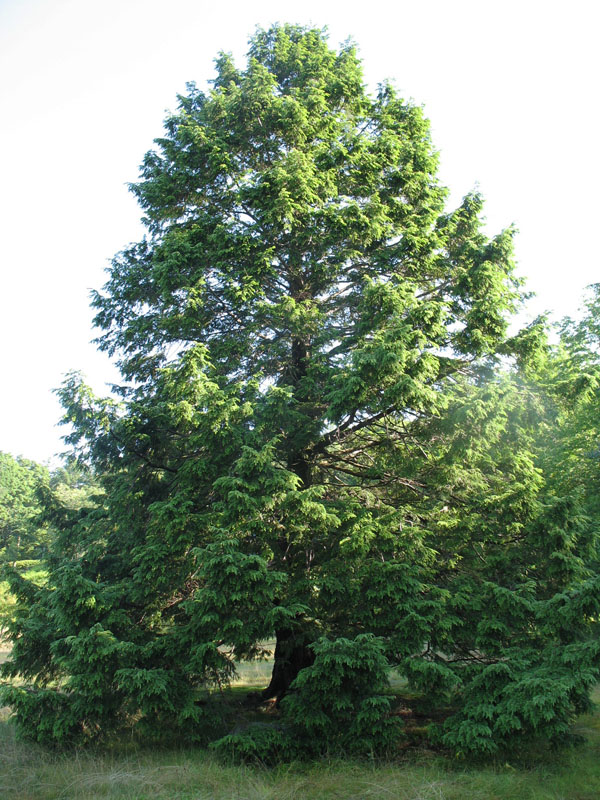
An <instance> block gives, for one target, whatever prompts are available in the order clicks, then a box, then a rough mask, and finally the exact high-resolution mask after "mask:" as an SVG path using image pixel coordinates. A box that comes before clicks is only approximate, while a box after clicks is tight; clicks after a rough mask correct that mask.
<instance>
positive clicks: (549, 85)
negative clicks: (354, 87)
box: [0, 0, 600, 461]
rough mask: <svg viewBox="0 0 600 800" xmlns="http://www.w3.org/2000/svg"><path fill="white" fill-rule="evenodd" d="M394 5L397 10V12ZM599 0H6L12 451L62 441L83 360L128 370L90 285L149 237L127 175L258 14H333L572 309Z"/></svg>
mask: <svg viewBox="0 0 600 800" xmlns="http://www.w3.org/2000/svg"><path fill="white" fill-rule="evenodd" d="M390 9H392V10H390ZM597 9H598V4H597V3H596V2H592V0H585V1H584V0H571V2H553V0H544V2H538V0H520V2H515V0H502V2H500V0H452V2H449V0H416V1H415V0H411V2H403V1H402V0H399V1H398V0H397V2H395V3H389V2H382V1H381V0H370V2H368V3H364V2H363V3H359V4H356V5H355V6H352V5H349V4H348V3H347V2H344V3H340V4H338V3H334V2H328V0H318V2H317V0H304V2H303V3H302V4H300V3H298V4H296V3H286V2H282V0H280V1H279V2H270V0H255V1H254V2H238V0H233V1H232V0H229V2H222V3H218V2H214V0H212V2H205V1H204V0H169V2H166V0H161V1H160V2H159V1H158V0H0V92H1V101H2V103H1V108H2V122H1V127H0V137H1V141H0V145H1V146H0V154H1V157H2V161H3V163H2V178H1V180H2V191H1V192H0V204H1V208H0V224H1V226H2V230H1V239H0V245H1V249H0V253H1V266H0V269H1V276H2V281H1V284H0V287H1V288H0V335H1V347H2V373H1V375H2V384H1V388H0V405H1V407H0V450H3V451H6V452H10V453H13V454H14V455H17V454H22V455H24V456H26V457H28V458H32V459H35V460H37V461H45V460H47V459H49V458H51V457H52V456H53V454H55V453H56V452H59V451H60V450H62V449H63V446H62V443H61V442H60V438H59V437H60V435H61V433H62V431H61V430H60V429H59V428H57V427H56V422H57V421H58V419H59V417H60V407H59V405H58V402H57V401H56V399H55V397H54V396H53V394H52V389H53V388H55V387H57V386H58V385H59V384H60V382H61V380H62V376H63V375H64V373H66V372H67V371H68V370H70V369H79V370H82V371H83V372H84V373H85V374H86V375H87V376H88V379H89V382H90V383H91V384H92V386H93V387H94V389H95V390H96V391H97V392H100V393H102V392H105V391H106V389H105V385H106V384H107V383H110V382H111V381H114V380H116V379H117V375H116V372H115V371H114V369H113V367H112V365H111V364H110V363H109V362H108V359H107V358H106V357H104V356H101V355H100V354H98V353H97V352H96V349H95V347H94V346H93V345H92V344H90V340H91V339H92V338H93V336H94V332H93V330H92V323H91V320H92V313H91V311H90V309H89V304H88V303H89V290H90V289H91V288H100V287H101V286H102V284H103V283H104V280H105V278H104V274H103V270H104V269H105V267H106V265H107V262H108V260H109V259H110V258H111V256H113V255H114V254H115V253H116V252H117V251H118V250H120V249H121V248H122V247H124V246H125V245H126V244H127V243H129V242H131V241H135V240H137V239H139V238H140V237H141V235H142V229H141V226H140V224H139V221H138V220H139V216H140V214H139V210H138V208H137V206H136V204H135V201H134V200H133V197H132V196H131V195H130V194H129V193H128V191H127V186H126V184H127V182H128V181H134V180H136V178H137V175H138V165H139V164H140V163H141V160H142V157H143V154H144V152H145V151H146V150H148V149H149V148H150V147H151V146H152V140H153V139H154V138H155V137H157V136H160V135H161V131H162V122H163V120H164V118H165V116H166V112H167V111H168V110H173V109H175V107H176V95H177V93H178V92H184V91H185V84H186V82H187V81H191V80H193V81H196V82H197V83H198V85H200V86H203V85H204V83H205V81H206V80H208V79H210V78H211V77H212V76H213V59H214V57H215V56H216V54H217V52H218V51H219V50H226V51H230V52H232V53H233V54H234V56H235V57H236V59H237V60H238V62H239V63H240V64H243V63H244V55H245V52H246V49H247V41H248V37H249V36H250V35H251V34H252V32H253V30H254V28H255V26H256V25H257V24H259V25H261V26H263V27H267V26H269V25H270V24H272V23H273V22H276V21H279V22H293V23H296V22H297V23H301V24H314V25H317V26H319V27H323V26H327V27H328V29H329V34H330V43H331V44H332V45H333V46H337V45H338V44H339V43H340V42H342V41H344V40H346V39H347V38H348V37H351V38H353V39H354V40H355V41H356V43H357V44H358V47H359V51H360V54H361V56H362V58H363V60H364V68H365V78H366V80H367V82H368V84H369V85H370V86H371V87H375V86H376V84H377V83H378V82H379V81H381V80H383V79H385V78H390V79H392V80H394V82H395V83H396V85H397V86H398V88H399V89H400V90H401V92H402V93H403V96H404V97H406V98H411V99H413V100H415V101H416V102H418V103H420V104H422V105H423V106H424V108H425V111H426V114H427V116H428V117H429V118H430V120H431V122H432V130H433V139H434V144H435V145H436V147H437V148H438V149H439V151H440V154H441V177H442V180H443V181H444V182H445V183H446V184H447V185H448V186H449V187H450V189H451V191H452V195H451V197H452V203H453V204H456V203H458V202H459V201H460V198H461V197H462V196H463V195H464V194H465V193H466V192H468V191H469V190H470V189H472V188H473V187H474V186H476V185H478V186H479V188H480V190H481V191H482V193H483V195H484V196H485V198H486V201H487V203H486V216H487V220H488V227H489V230H490V232H495V231H497V230H499V229H500V228H502V227H504V226H506V225H508V224H510V223H513V222H514V223H516V225H517V226H518V228H519V230H520V234H519V237H518V239H517V245H516V247H517V257H518V261H519V265H520V267H519V269H520V272H521V273H522V274H523V275H526V276H527V277H528V287H529V288H530V289H531V290H532V291H534V292H536V294H537V298H536V300H535V301H533V302H532V303H531V304H530V308H529V311H528V315H529V317H533V316H534V315H535V314H537V313H539V312H540V311H542V310H545V309H548V310H552V311H553V312H554V313H555V315H556V316H557V317H560V316H563V315H565V314H571V315H573V314H576V312H577V308H578V306H579V304H580V301H581V298H582V295H583V289H584V287H585V286H586V285H587V284H589V283H592V282H597V281H600V269H599V257H598V251H597V246H596V239H597V228H598V222H597V220H598V217H599V212H600V202H599V200H598V187H599V186H600V155H599V152H600V148H599V141H600V135H599V134H600V123H599V117H598V112H597V105H598V77H599V75H600V64H599V55H598V53H599V48H598V44H597V31H598V22H599V20H598V13H599V12H598V10H597Z"/></svg>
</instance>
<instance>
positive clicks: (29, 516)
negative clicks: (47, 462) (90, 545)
mask: <svg viewBox="0 0 600 800" xmlns="http://www.w3.org/2000/svg"><path fill="white" fill-rule="evenodd" d="M47 480H48V470H47V469H46V468H45V467H42V466H40V465H39V464H36V463H34V462H33V461H28V460H27V459H24V458H13V457H12V456H10V455H9V454H8V453H2V452H0V562H1V563H7V562H15V561H21V560H23V559H37V558H40V556H41V555H43V553H44V552H45V549H46V547H47V541H48V526H47V525H44V524H43V521H42V519H41V516H40V515H41V506H40V499H39V495H38V490H39V487H40V485H41V484H43V482H44V481H47Z"/></svg>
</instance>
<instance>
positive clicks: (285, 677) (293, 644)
mask: <svg viewBox="0 0 600 800" xmlns="http://www.w3.org/2000/svg"><path fill="white" fill-rule="evenodd" d="M276 636H277V643H276V645H275V663H274V664H273V672H272V673H271V682H270V683H269V685H268V686H267V688H266V689H264V690H263V692H262V698H263V700H270V699H271V698H272V697H274V698H276V700H277V702H278V703H279V701H280V700H281V699H282V697H283V696H284V695H285V694H286V692H287V690H288V689H289V687H290V684H291V683H292V681H293V680H294V679H295V678H296V676H297V675H298V673H299V672H300V670H301V669H304V668H305V667H310V665H311V664H312V663H313V662H314V660H315V656H314V653H313V651H312V650H311V649H310V647H309V644H310V642H309V641H308V639H307V637H306V636H304V635H303V634H302V633H299V632H296V631H292V630H291V629H289V628H286V629H283V630H278V631H276Z"/></svg>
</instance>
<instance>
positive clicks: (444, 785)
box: [0, 652, 600, 800]
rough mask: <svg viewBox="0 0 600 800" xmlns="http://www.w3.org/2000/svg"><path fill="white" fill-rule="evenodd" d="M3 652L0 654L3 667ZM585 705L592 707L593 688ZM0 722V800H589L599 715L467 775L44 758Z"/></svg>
mask: <svg viewBox="0 0 600 800" xmlns="http://www.w3.org/2000/svg"><path fill="white" fill-rule="evenodd" d="M5 657H6V652H4V653H1V652H0V660H4V658H5ZM269 668H270V667H269V664H268V663H262V664H261V663H257V664H250V665H248V666H247V667H245V668H244V670H243V671H242V674H241V675H240V679H239V680H238V681H237V683H236V686H235V687H234V689H233V690H232V691H233V696H240V697H241V696H242V695H243V694H244V693H245V691H247V690H251V689H257V688H260V687H262V686H264V685H265V679H266V678H267V677H268V674H269ZM595 700H596V701H597V702H599V703H600V689H599V690H598V691H597V692H596V696H595ZM7 720H8V710H7V709H5V710H3V712H2V716H1V718H0V798H2V800H334V798H335V800H363V799H364V800H597V799H598V798H599V797H600V712H599V713H596V714H594V715H589V716H585V717H581V718H580V719H579V720H578V721H577V724H576V726H575V728H576V731H577V732H578V733H582V734H584V735H585V736H586V738H587V741H586V743H585V744H583V745H581V746H579V747H577V748H575V749H573V750H569V751H567V752H563V753H560V754H552V753H537V754H533V755H532V756H531V757H530V760H529V762H528V763H524V764H518V763H510V764H509V763H504V764H502V763H499V764H496V765H493V766H486V767H475V766H473V765H466V764H464V763H460V762H455V761H451V760H450V759H446V758H443V757H441V756H440V755H439V754H435V753H433V752H431V751H428V750H426V749H423V750H419V749H418V748H413V749H411V750H410V751H406V752H404V753H403V754H402V755H401V756H400V757H399V759H398V762H397V763H394V764H377V763H352V762H344V761H323V762H319V763H316V764H309V765H306V764H304V765H291V766H289V765H288V766H284V767H280V768H278V769H273V770H268V769H265V768H261V767H225V766H223V765H222V764H220V763H219V762H218V761H217V760H216V759H215V758H214V757H213V756H212V755H209V754H207V753H206V752H204V751H201V750H198V749H189V748H186V747H184V746H179V747H177V748H172V749H164V748H163V749H150V748H142V747H139V746H138V745H135V744H134V743H133V742H120V743H119V745H118V747H116V746H115V747H114V748H111V749H104V750H102V751H99V750H98V751H93V752H90V751H86V752H81V751H78V752H75V753H73V752H71V753H52V752H48V751H46V750H43V749H42V748H40V747H36V746H32V745H27V744H24V743H21V742H17V741H16V740H15V738H14V735H13V731H12V728H11V726H10V724H9V723H8V721H7Z"/></svg>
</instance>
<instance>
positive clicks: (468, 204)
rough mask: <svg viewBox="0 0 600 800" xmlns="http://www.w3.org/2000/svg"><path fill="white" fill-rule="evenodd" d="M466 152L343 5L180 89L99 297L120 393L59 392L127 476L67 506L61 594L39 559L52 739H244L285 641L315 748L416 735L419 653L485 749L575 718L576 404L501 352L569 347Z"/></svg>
mask: <svg viewBox="0 0 600 800" xmlns="http://www.w3.org/2000/svg"><path fill="white" fill-rule="evenodd" d="M436 169H437V154H436V152H435V150H434V148H433V146H432V143H431V139H430V134H429V126H428V123H427V120H426V119H425V118H424V115H423V111H422V109H421V108H420V107H418V106H416V105H414V104H412V103H409V102H406V101H404V100H403V99H402V98H401V97H400V96H399V95H398V93H397V91H396V90H395V89H394V87H393V86H391V85H390V84H387V83H384V84H382V85H381V86H380V87H379V89H378V91H377V92H376V94H375V95H373V96H372V95H370V94H368V93H367V91H366V89H365V87H364V85H363V78H362V73H361V65H360V61H359V59H358V57H357V55H356V52H355V49H354V47H353V46H352V45H350V44H347V45H344V46H342V47H341V48H340V49H339V50H337V51H336V50H334V49H331V48H330V46H329V44H328V42H327V37H326V35H325V34H324V33H323V32H322V31H320V30H317V29H306V28H301V27H296V26H289V25H283V26H275V27H273V28H271V29H269V30H258V31H257V32H256V34H255V35H254V36H253V38H252V39H251V42H250V49H249V53H248V61H247V65H246V67H245V69H239V68H238V67H237V66H236V65H235V64H234V62H233V60H232V59H231V57H229V56H228V55H226V54H221V55H220V56H219V57H218V58H217V60H216V77H215V78H214V80H213V81H212V85H211V87H210V88H209V89H208V90H207V91H201V90H200V89H198V88H197V87H196V86H194V85H190V86H189V87H188V92H187V94H186V95H185V96H182V97H180V98H179V106H178V110H177V111H176V113H174V114H173V115H171V116H170V117H169V118H168V119H167V121H166V123H165V131H164V135H163V136H162V138H159V139H157V140H156V148H155V149H154V150H153V151H151V152H149V153H148V154H147V155H146V157H145V159H144V162H143V165H142V168H141V178H140V181H139V182H138V183H137V184H135V185H134V186H133V187H132V190H133V192H134V193H135V195H136V197H137V198H138V200H139V203H140V206H141V208H142V209H143V213H144V222H145V225H146V228H147V235H146V236H145V238H144V239H143V240H142V241H140V242H138V243H136V244H133V245H131V246H130V247H129V248H127V249H126V250H124V251H123V252H122V253H120V254H118V255H117V256H116V258H115V259H114V261H113V264H112V267H111V269H110V271H109V277H108V282H107V283H106V285H105V287H104V289H103V290H102V291H101V292H98V293H96V294H95V296H94V300H93V304H94V307H95V309H96V314H97V316H96V323H97V325H98V326H99V328H100V330H101V335H100V337H99V339H98V342H99V346H100V348H101V349H102V350H105V351H107V352H108V353H110V354H111V355H113V356H114V357H115V358H116V359H117V361H118V364H119V366H120V369H121V372H122V376H123V383H122V385H121V386H120V389H119V391H120V399H119V400H118V401H117V400H102V399H98V398H95V397H93V395H92V394H91V392H90V390H89V389H87V387H86V386H85V385H84V384H83V383H82V381H81V379H80V378H79V376H77V375H75V374H73V375H71V376H69V377H68V378H67V380H66V381H65V383H64V385H63V388H62V389H61V391H60V396H61V399H62V401H63V404H64V407H65V420H66V421H68V422H69V423H70V424H71V425H72V433H70V434H69V436H68V437H67V438H68V441H70V443H71V444H72V445H73V447H74V449H75V452H76V453H78V454H79V456H80V458H81V459H83V460H85V461H87V462H88V463H89V464H91V465H92V467H93V469H94V470H95V471H96V472H97V474H98V475H99V476H101V480H102V486H103V492H104V493H103V494H102V495H101V496H100V495H99V496H98V499H97V503H96V504H95V506H94V507H93V508H87V509H85V510H84V511H83V512H80V513H78V514H76V515H74V514H72V513H71V514H70V513H68V510H65V509H61V507H60V503H58V502H57V503H56V504H55V514H56V515H59V516H60V515H62V516H61V517H60V518H61V520H62V522H61V525H60V526H58V527H59V528H60V533H59V534H58V535H57V537H56V540H55V543H54V546H53V549H52V552H51V554H50V556H49V559H48V569H49V579H48V583H47V584H46V585H45V586H44V587H42V588H36V587H32V586H30V585H27V584H26V583H25V582H23V581H22V580H21V579H19V577H18V576H17V575H13V576H12V580H13V583H14V590H15V592H17V593H18V594H19V597H20V598H21V600H20V605H19V610H18V615H17V618H16V621H15V623H14V626H13V632H12V633H13V640H14V649H13V655H12V658H11V660H10V661H9V662H8V663H7V665H6V666H5V667H4V674H5V675H9V676H20V677H21V678H22V679H25V681H26V683H27V685H26V686H18V687H12V688H9V689H7V690H6V696H7V701H8V702H10V703H11V704H12V705H13V708H14V709H15V712H16V719H17V724H18V725H19V726H20V729H21V731H22V732H23V733H24V734H26V735H28V736H31V737H34V738H37V739H38V740H40V741H65V740H69V739H71V738H77V737H82V736H83V737H86V736H87V737H91V736H97V735H103V734H106V733H107V732H110V731H112V730H114V729H117V728H119V727H122V726H137V727H142V728H143V729H144V730H145V731H147V733H148V734H149V735H158V734H159V733H160V732H163V733H164V732H165V731H171V732H173V733H175V732H178V733H180V734H182V735H184V736H185V737H187V738H188V739H197V740H199V741H206V740H209V739H211V738H212V739H215V738H217V737H218V736H220V735H221V733H219V731H220V730H221V729H220V725H221V723H220V718H219V710H218V703H216V702H215V698H217V697H218V692H214V691H212V689H213V688H214V687H219V686H222V685H223V684H224V683H226V682H227V681H228V679H229V678H230V677H231V675H232V674H233V672H234V670H235V664H236V662H237V661H239V660H243V659H252V658H258V657H261V655H263V654H264V647H263V645H262V644H261V643H262V642H264V641H265V640H267V639H269V638H271V637H275V638H276V648H275V659H274V668H273V676H272V680H271V682H270V685H269V686H268V687H266V688H265V691H264V693H263V695H264V698H265V699H267V698H276V699H277V701H281V714H282V715H283V718H284V719H285V720H287V722H286V724H287V725H288V726H289V728H288V730H292V731H296V734H297V736H296V739H295V740H294V741H295V742H296V744H297V747H301V744H298V742H300V743H301V742H303V741H304V742H305V752H310V753H314V752H328V751H330V752H332V751H335V749H336V747H337V748H338V749H339V748H342V749H345V750H347V751H351V752H359V753H360V752H362V753H365V752H378V751H384V750H385V751H389V749H390V747H391V746H392V744H393V743H395V742H397V741H399V738H400V728H399V726H400V722H399V719H400V717H398V716H394V714H393V713H392V707H391V701H390V699H389V697H388V696H386V694H385V685H384V684H385V670H386V669H387V667H390V666H393V667H395V668H397V669H398V670H400V671H401V672H402V673H403V674H404V675H405V676H406V677H407V678H408V680H409V682H410V684H411V686H412V687H413V689H414V690H417V691H418V692H420V693H421V695H422V698H424V701H423V700H422V701H423V702H426V703H428V704H429V708H430V709H433V710H434V711H435V712H436V714H435V716H436V719H437V726H432V727H431V731H430V733H431V736H432V737H433V738H435V739H436V740H437V741H438V742H441V743H442V744H443V745H444V746H445V747H447V748H449V749H451V750H453V751H455V752H461V753H469V754H473V753H475V754H486V755H487V754H491V753H494V752H496V751H498V750H501V749H507V748H510V747H512V746H518V745H519V743H520V742H522V741H523V740H524V739H528V738H535V737H543V738H546V739H549V740H552V741H556V742H559V741H563V740H565V738H566V737H567V734H568V726H569V722H570V720H571V718H572V716H573V714H574V713H576V712H577V711H579V710H580V709H582V708H584V707H585V706H586V702H587V696H588V690H589V687H590V686H591V685H592V684H593V683H594V681H595V680H596V679H597V676H598V651H599V645H598V640H597V638H595V633H594V631H595V627H594V626H595V620H596V618H597V614H598V578H597V576H596V574H595V573H594V571H593V570H592V569H591V568H590V562H589V557H588V555H587V554H588V553H589V552H590V551H591V550H593V548H594V546H595V544H594V542H595V539H594V536H595V534H594V533H593V531H592V530H591V527H590V524H589V520H588V518H587V517H586V516H585V514H584V513H583V506H582V505H581V502H580V500H578V499H577V497H576V493H574V492H573V491H571V489H570V488H569V487H565V486H563V485H558V484H557V485H556V486H554V487H553V488H552V487H549V484H548V481H547V479H546V477H545V475H544V473H543V470H542V467H541V465H540V464H541V462H540V447H539V445H538V444H537V440H536V432H537V430H538V428H539V426H540V424H541V423H540V420H542V419H547V411H548V408H549V407H550V405H551V403H550V400H549V399H548V400H547V403H546V406H545V405H544V402H542V400H540V395H539V393H537V391H534V390H533V389H532V383H531V380H529V379H526V378H525V376H524V374H523V375H521V377H518V378H513V377H510V376H509V375H508V374H507V373H506V369H504V370H502V369H501V368H500V365H501V360H500V359H501V357H503V358H506V357H509V356H511V355H515V356H516V357H517V360H518V361H519V362H521V363H523V364H525V363H527V364H529V367H528V369H529V373H526V374H529V375H533V372H534V367H533V366H531V365H532V364H534V363H535V358H536V357H538V359H543V348H542V347H541V344H540V342H541V326H540V325H534V326H532V327H531V328H530V329H528V330H525V331H523V332H522V333H521V334H520V335H519V336H516V337H512V338H509V337H508V335H507V325H508V320H509V318H510V314H511V313H512V311H514V309H515V308H516V306H517V304H518V303H519V301H520V287H519V282H518V281H517V279H516V278H515V276H514V272H513V260H512V239H513V231H512V230H511V229H507V230H504V231H502V232H500V233H499V234H498V235H496V236H494V237H491V238H489V237H488V236H486V235H485V234H484V232H483V228H482V217H481V213H482V199H481V197H480V196H479V195H478V194H476V193H472V194H469V195H468V196H467V197H465V199H464V201H463V202H462V203H461V205H460V206H459V207H458V208H456V209H454V210H447V209H446V207H445V199H446V190H445V189H444V188H443V187H442V186H441V185H440V183H439V182H438V179H437V176H436ZM540 363H541V361H540ZM540 369H541V367H540ZM544 415H546V416H544ZM550 489H552V491H551V490H550ZM563 489H564V491H563ZM258 739H260V740H262V741H263V742H265V743H266V744H265V745H264V746H265V747H266V748H267V749H269V752H272V750H273V747H274V746H275V744H277V742H279V746H281V741H282V740H281V739H279V740H278V739H277V736H276V734H274V733H273V731H271V732H270V733H265V732H264V731H262V732H260V734H256V736H255V738H254V739H253V740H252V741H253V743H251V744H250V745H248V740H247V738H246V740H245V745H244V746H248V747H250V748H251V749H252V748H254V751H256V746H257V745H256V741H257V740H258ZM276 740H277V741H276ZM227 742H228V743H229V744H231V743H232V740H231V739H228V740H227ZM227 742H226V743H225V745H223V746H227ZM302 746H304V745H302ZM294 752H296V753H297V752H298V750H297V748H296V750H295V751H294Z"/></svg>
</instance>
